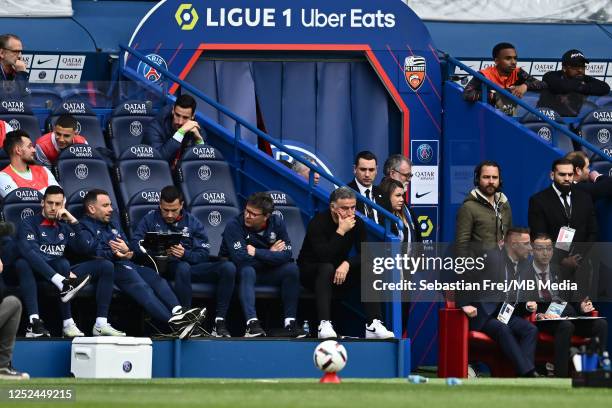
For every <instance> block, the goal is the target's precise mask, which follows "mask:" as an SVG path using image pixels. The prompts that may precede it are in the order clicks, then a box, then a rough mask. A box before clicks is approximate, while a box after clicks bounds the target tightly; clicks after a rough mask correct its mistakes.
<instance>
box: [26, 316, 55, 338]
mask: <svg viewBox="0 0 612 408" xmlns="http://www.w3.org/2000/svg"><path fill="white" fill-rule="evenodd" d="M43 336H46V337H50V336H51V335H50V334H49V330H47V329H46V328H45V323H44V322H43V321H42V319H32V323H30V324H28V327H26V337H43Z"/></svg>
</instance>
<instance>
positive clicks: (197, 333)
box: [189, 324, 210, 339]
mask: <svg viewBox="0 0 612 408" xmlns="http://www.w3.org/2000/svg"><path fill="white" fill-rule="evenodd" d="M189 337H190V338H192V339H193V338H196V337H210V333H209V332H207V331H206V330H204V328H203V327H202V326H201V325H199V324H196V325H195V326H194V328H193V330H192V331H191V334H190V335H189Z"/></svg>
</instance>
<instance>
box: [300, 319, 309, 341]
mask: <svg viewBox="0 0 612 408" xmlns="http://www.w3.org/2000/svg"><path fill="white" fill-rule="evenodd" d="M302 330H304V333H306V337H310V324H309V323H308V320H304V326H303V327H302Z"/></svg>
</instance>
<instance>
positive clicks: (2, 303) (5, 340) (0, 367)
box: [0, 262, 30, 380]
mask: <svg viewBox="0 0 612 408" xmlns="http://www.w3.org/2000/svg"><path fill="white" fill-rule="evenodd" d="M3 269H4V268H3V265H2V262H0V345H1V347H0V379H4V380H27V379H29V378H30V375H29V374H28V373H22V372H20V371H17V370H15V369H14V368H13V365H12V361H13V349H14V348H15V337H16V336H17V329H19V321H20V320H21V302H20V301H19V299H17V298H16V297H15V296H5V295H6V293H5V291H4V279H3V278H2V270H3Z"/></svg>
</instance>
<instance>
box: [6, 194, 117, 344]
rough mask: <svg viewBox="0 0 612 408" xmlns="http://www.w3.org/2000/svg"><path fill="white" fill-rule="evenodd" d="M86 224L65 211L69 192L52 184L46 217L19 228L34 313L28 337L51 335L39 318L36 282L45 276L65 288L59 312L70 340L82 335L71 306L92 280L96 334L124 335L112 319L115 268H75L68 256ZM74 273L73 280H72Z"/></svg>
mask: <svg viewBox="0 0 612 408" xmlns="http://www.w3.org/2000/svg"><path fill="white" fill-rule="evenodd" d="M81 231H82V226H81V225H80V224H79V222H78V221H77V219H76V218H74V217H73V216H72V214H70V213H69V212H68V210H66V209H65V208H64V191H63V190H62V189H61V187H59V186H49V187H48V188H47V190H46V191H45V194H44V196H43V200H42V214H41V215H35V216H31V217H28V218H25V219H24V220H23V221H22V222H21V225H20V226H19V233H18V238H17V239H18V247H19V248H20V252H21V255H22V257H23V258H21V259H18V260H17V262H16V270H18V271H19V283H20V286H21V292H22V296H23V299H24V303H25V307H26V309H27V311H28V312H29V314H30V318H29V322H30V323H29V325H28V327H27V329H26V337H40V336H45V335H46V336H48V335H49V332H48V331H47V330H46V329H45V327H44V325H43V322H42V320H41V319H40V318H39V315H38V299H37V287H36V278H35V275H34V273H36V274H37V276H38V277H40V278H45V279H47V280H49V281H50V282H52V283H54V284H56V285H57V287H58V288H60V290H61V295H62V303H60V306H61V307H60V309H61V313H62V319H63V321H64V322H63V334H64V336H65V337H80V336H84V333H83V332H82V331H81V330H79V328H78V327H77V326H76V324H75V322H74V320H73V319H72V313H71V310H70V304H69V303H66V302H68V301H69V300H70V299H71V298H72V297H73V296H74V294H75V293H76V291H77V290H79V289H80V288H82V287H84V286H85V285H86V284H87V282H88V281H89V280H90V278H92V279H93V280H94V281H97V289H96V303H97V314H96V316H97V317H96V323H95V325H94V327H93V331H92V332H93V335H94V336H125V333H123V332H120V331H119V330H116V329H114V328H113V327H112V326H111V325H110V324H109V323H108V320H107V316H108V309H109V307H110V302H111V297H112V294H113V265H112V263H110V262H108V261H105V260H101V259H100V260H92V261H88V262H84V263H82V264H79V265H76V266H74V267H71V266H70V262H68V260H67V259H66V258H65V257H64V251H65V250H66V248H67V247H71V248H75V247H76V245H77V244H78V241H79V239H80V238H81ZM71 275H72V278H70V277H71Z"/></svg>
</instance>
